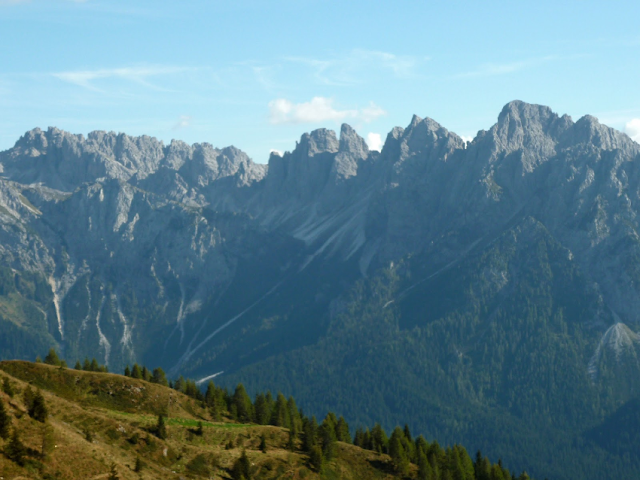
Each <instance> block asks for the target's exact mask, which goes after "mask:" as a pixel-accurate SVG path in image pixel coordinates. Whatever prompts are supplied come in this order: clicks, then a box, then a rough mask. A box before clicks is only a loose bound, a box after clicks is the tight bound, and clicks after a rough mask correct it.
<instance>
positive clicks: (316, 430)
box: [0, 349, 529, 480]
mask: <svg viewBox="0 0 640 480" xmlns="http://www.w3.org/2000/svg"><path fill="white" fill-rule="evenodd" d="M44 363H47V364H50V365H57V366H59V367H61V368H64V366H65V365H66V364H65V363H64V361H63V360H60V358H59V357H58V355H57V353H56V352H55V350H54V349H51V350H50V351H49V354H48V355H47V356H46V357H45V360H44ZM76 369H82V370H88V371H96V372H106V371H108V370H107V369H106V367H105V366H102V365H99V364H98V362H97V361H95V359H94V360H93V361H91V362H89V361H88V359H87V360H86V361H85V365H84V366H83V365H81V364H80V362H77V363H76ZM124 375H125V376H127V377H130V378H135V379H139V380H144V381H148V382H151V383H157V384H160V385H164V386H167V387H170V388H173V389H174V390H176V391H179V392H181V393H184V394H185V395H187V396H189V397H191V398H194V399H195V400H197V401H199V402H201V405H202V406H203V407H204V408H206V409H207V410H208V411H209V414H210V416H211V418H212V419H213V420H214V421H220V420H223V419H224V418H228V419H232V420H234V421H237V422H242V423H253V424H258V425H273V426H277V427H282V428H285V429H287V430H288V431H289V437H288V442H287V448H288V449H289V450H291V451H298V452H302V453H304V454H306V455H307V456H308V463H309V466H310V467H311V468H312V469H313V470H315V471H318V472H320V471H322V469H323V466H324V465H325V463H326V462H329V461H331V460H332V459H333V458H334V457H335V454H336V447H337V442H344V443H349V444H353V445H355V446H357V447H360V448H363V449H366V450H371V451H375V452H378V453H380V454H386V455H388V456H389V457H390V461H389V462H388V464H387V467H388V468H389V469H390V470H392V471H393V472H394V473H396V474H397V475H399V476H402V477H405V476H407V475H408V474H410V472H411V471H412V470H416V469H417V478H418V479H419V480H529V476H528V475H527V473H526V472H523V473H522V474H521V475H519V476H516V475H515V474H512V473H510V472H509V470H507V469H506V468H505V467H504V466H503V465H502V462H501V461H500V460H499V461H498V463H495V464H492V463H491V462H490V461H489V459H488V458H487V457H485V456H483V455H482V453H481V452H478V453H477V454H476V457H475V460H472V459H471V457H470V456H469V454H468V453H467V451H466V449H465V448H464V447H463V446H461V445H454V446H452V447H447V448H442V447H441V446H440V445H439V444H438V442H437V441H434V442H432V443H430V442H428V441H427V440H426V439H425V438H424V437H423V436H422V435H419V436H418V437H415V438H414V437H413V436H412V434H411V432H410V430H409V427H408V425H405V426H404V428H401V427H399V426H398V427H396V428H395V429H394V430H393V432H392V433H391V436H390V437H389V436H388V435H387V433H386V432H385V430H384V428H382V426H381V425H380V424H378V423H376V424H375V425H374V426H373V427H372V428H371V429H369V428H366V429H363V428H358V429H357V430H356V431H355V434H354V436H353V438H352V437H351V433H350V432H351V430H350V428H349V425H348V423H347V421H346V420H345V419H344V417H342V416H339V417H338V416H337V415H336V414H335V413H333V412H329V413H328V414H327V415H326V416H325V418H324V419H323V421H322V423H318V421H317V419H316V417H315V416H310V417H309V416H306V415H305V414H304V412H303V411H302V410H301V409H299V408H298V406H297V405H296V402H295V400H294V399H293V397H291V396H289V397H288V398H286V397H285V396H284V395H283V394H282V393H278V394H277V395H276V396H275V398H274V396H273V395H272V393H271V392H269V391H267V392H266V393H257V394H256V395H255V397H254V399H253V400H252V399H251V397H250V396H249V394H248V393H247V391H246V389H245V387H244V386H243V385H242V384H241V383H240V384H238V385H237V387H236V388H235V390H234V391H233V393H231V392H229V390H228V389H227V388H222V387H219V386H216V385H215V384H214V383H213V381H209V382H208V384H207V388H206V390H205V392H204V393H203V392H202V390H201V389H200V388H199V387H198V385H197V383H196V382H195V381H193V380H189V379H184V378H183V377H182V376H181V377H179V378H178V379H177V380H175V381H169V380H167V378H166V375H165V373H164V371H163V370H162V369H161V368H156V369H154V370H150V369H148V368H147V367H145V366H140V365H138V364H134V365H133V367H132V368H130V367H129V366H127V367H126V368H125V370H124ZM2 390H3V391H4V393H5V394H7V395H9V396H10V397H13V396H14V395H15V389H14V387H13V385H12V383H11V382H10V381H9V379H8V378H7V377H5V378H4V381H3V384H2ZM22 398H23V401H24V404H25V406H26V408H27V411H28V414H29V415H30V416H31V417H32V418H34V419H35V420H37V421H40V422H42V423H45V422H46V419H47V415H48V413H47V407H46V404H45V400H44V397H43V395H42V393H41V392H40V390H36V391H34V390H33V389H32V388H31V386H27V387H26V388H25V389H24V392H23V394H22ZM11 423H12V422H11V419H10V416H9V414H8V412H7V409H6V408H5V405H4V402H3V401H2V399H0V438H3V439H9V442H8V443H7V444H6V445H5V447H4V453H5V456H7V457H8V458H9V459H11V460H13V461H15V462H17V463H19V464H21V465H23V464H24V457H25V456H26V455H28V454H31V455H32V454H34V452H29V451H28V450H27V449H26V448H25V447H24V445H23V444H22V442H21V441H20V437H19V432H18V431H17V429H15V428H14V429H13V431H11ZM150 431H151V432H152V433H153V434H155V435H156V436H157V437H158V438H160V439H163V440H164V439H166V438H167V436H168V433H167V428H166V421H165V415H163V414H160V415H158V420H157V423H156V425H155V426H153V427H152V428H150ZM196 432H199V434H200V435H202V423H200V424H199V426H198V430H197V431H196ZM44 444H45V443H44V440H43V452H41V453H40V454H41V455H45V452H44ZM260 449H261V450H262V451H263V452H265V451H266V443H265V442H264V438H262V441H261V444H260ZM36 453H37V452H36ZM231 473H232V476H233V477H234V478H237V479H240V478H244V479H245V480H249V479H250V468H249V464H248V460H247V457H246V455H245V454H244V452H243V455H242V456H241V457H240V458H238V459H237V460H236V462H235V464H234V466H233V468H232V470H231Z"/></svg>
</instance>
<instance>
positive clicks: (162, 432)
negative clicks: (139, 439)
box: [153, 414, 168, 440]
mask: <svg viewBox="0 0 640 480" xmlns="http://www.w3.org/2000/svg"><path fill="white" fill-rule="evenodd" d="M153 433H155V435H156V437H158V438H159V439H160V440H166V439H167V436H168V434H167V426H166V424H165V421H164V415H162V414H160V415H158V422H157V423H156V426H155V428H154V432H153Z"/></svg>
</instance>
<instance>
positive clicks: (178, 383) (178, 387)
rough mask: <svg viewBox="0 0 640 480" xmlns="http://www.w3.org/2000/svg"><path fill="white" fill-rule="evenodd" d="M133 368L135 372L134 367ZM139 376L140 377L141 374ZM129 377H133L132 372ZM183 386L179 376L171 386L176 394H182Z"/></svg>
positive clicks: (181, 377)
mask: <svg viewBox="0 0 640 480" xmlns="http://www.w3.org/2000/svg"><path fill="white" fill-rule="evenodd" d="M133 368H134V371H135V368H136V366H135V365H134V366H133ZM140 375H141V376H142V374H140ZM131 376H132V377H133V372H132V373H131ZM184 384H185V381H184V377H183V376H182V375H180V377H179V378H178V379H177V380H176V383H175V384H174V385H173V389H174V390H176V391H178V392H182V393H184Z"/></svg>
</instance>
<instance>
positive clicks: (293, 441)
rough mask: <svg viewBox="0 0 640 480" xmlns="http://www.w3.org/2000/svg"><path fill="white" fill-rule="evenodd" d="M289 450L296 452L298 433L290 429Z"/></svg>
mask: <svg viewBox="0 0 640 480" xmlns="http://www.w3.org/2000/svg"><path fill="white" fill-rule="evenodd" d="M287 450H289V451H290V452H294V451H295V450H296V434H295V433H293V430H289V439H288V440H287Z"/></svg>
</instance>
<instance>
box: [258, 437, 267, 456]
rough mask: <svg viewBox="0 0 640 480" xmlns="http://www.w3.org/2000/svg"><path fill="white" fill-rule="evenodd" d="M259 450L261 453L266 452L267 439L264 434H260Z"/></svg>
mask: <svg viewBox="0 0 640 480" xmlns="http://www.w3.org/2000/svg"><path fill="white" fill-rule="evenodd" d="M259 448H260V451H261V452H262V453H267V439H266V438H265V437H264V434H262V435H260V447H259Z"/></svg>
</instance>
